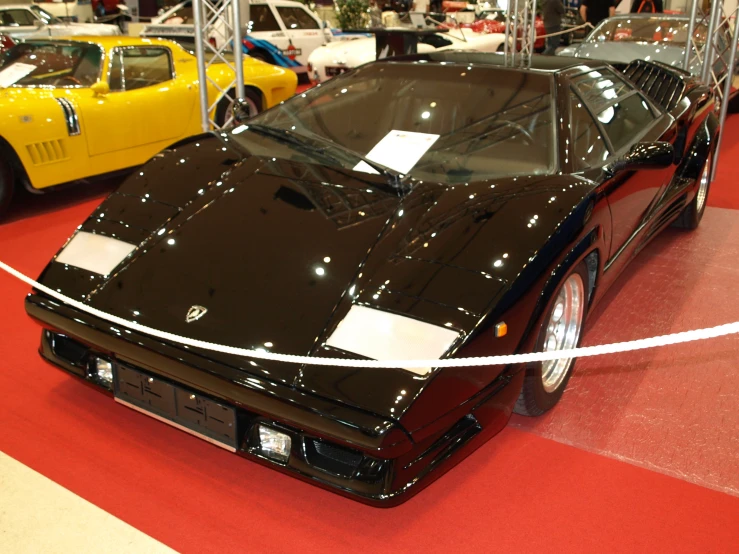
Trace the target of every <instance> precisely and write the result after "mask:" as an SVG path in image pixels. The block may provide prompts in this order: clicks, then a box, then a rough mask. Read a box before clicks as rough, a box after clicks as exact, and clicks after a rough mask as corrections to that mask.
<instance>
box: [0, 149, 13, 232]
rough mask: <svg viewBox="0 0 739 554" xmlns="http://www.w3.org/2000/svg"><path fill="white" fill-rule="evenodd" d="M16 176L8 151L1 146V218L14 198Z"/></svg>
mask: <svg viewBox="0 0 739 554" xmlns="http://www.w3.org/2000/svg"><path fill="white" fill-rule="evenodd" d="M14 189H15V178H14V175H13V166H12V164H11V162H10V158H9V156H7V152H5V151H4V149H3V148H2V146H0V218H2V217H3V215H4V214H5V212H6V211H7V209H8V207H10V202H11V200H12V199H13V191H14Z"/></svg>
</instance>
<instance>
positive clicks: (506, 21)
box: [503, 2, 512, 66]
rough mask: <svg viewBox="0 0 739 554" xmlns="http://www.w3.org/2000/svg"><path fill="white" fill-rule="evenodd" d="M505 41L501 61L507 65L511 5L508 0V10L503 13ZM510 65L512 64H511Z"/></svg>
mask: <svg viewBox="0 0 739 554" xmlns="http://www.w3.org/2000/svg"><path fill="white" fill-rule="evenodd" d="M504 40H505V43H504V44H503V55H504V56H505V57H504V58H503V61H504V62H505V65H506V66H507V65H508V62H509V59H508V56H509V55H510V49H511V47H510V44H508V43H509V41H510V40H511V6H510V2H508V10H507V11H506V14H505V39H504ZM511 65H512V64H511Z"/></svg>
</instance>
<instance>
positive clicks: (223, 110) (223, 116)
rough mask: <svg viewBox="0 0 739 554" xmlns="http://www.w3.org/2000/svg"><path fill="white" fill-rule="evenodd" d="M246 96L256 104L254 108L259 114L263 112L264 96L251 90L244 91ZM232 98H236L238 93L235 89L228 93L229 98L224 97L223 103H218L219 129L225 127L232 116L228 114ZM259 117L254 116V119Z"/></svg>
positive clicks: (217, 118)
mask: <svg viewBox="0 0 739 554" xmlns="http://www.w3.org/2000/svg"><path fill="white" fill-rule="evenodd" d="M244 96H245V97H246V98H247V99H249V100H250V101H251V102H253V103H254V106H256V109H257V113H260V112H261V111H262V95H261V93H259V92H258V91H256V90H254V89H251V88H248V87H247V88H245V89H244ZM229 97H230V98H235V97H236V91H235V90H234V89H231V90H230V91H229V92H228V96H224V97H223V98H221V101H220V102H218V106H217V107H216V119H215V121H216V123H217V124H218V126H219V127H223V124H224V123H225V122H226V121H228V118H229V117H230V116H231V114H229V113H228V111H229V109H230V106H231V101H230V100H229ZM255 115H257V114H256V113H255V114H252V117H253V116H255Z"/></svg>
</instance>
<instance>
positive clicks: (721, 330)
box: [0, 261, 739, 369]
mask: <svg viewBox="0 0 739 554" xmlns="http://www.w3.org/2000/svg"><path fill="white" fill-rule="evenodd" d="M0 269H2V270H4V271H6V272H7V273H9V274H10V275H12V276H13V277H15V278H17V279H19V280H21V281H23V282H24V283H26V284H28V285H30V286H32V287H33V288H35V289H36V290H38V291H40V292H43V293H44V294H46V295H48V296H50V297H52V298H54V299H56V300H58V301H60V302H62V303H64V304H67V305H69V306H71V307H73V308H75V309H77V310H79V311H81V312H85V313H87V314H90V315H92V316H95V317H97V318H99V319H102V320H104V321H107V322H108V323H113V324H115V325H119V326H121V327H125V328H127V329H130V330H132V331H136V332H138V333H143V334H145V335H149V336H152V337H155V338H158V339H161V340H164V341H168V342H172V343H176V344H181V345H183V346H189V347H193V348H202V349H204V350H211V351H213V352H221V353H223V354H231V355H234V356H242V357H246V358H256V359H261V360H273V361H276V362H288V363H292V364H307V365H317V366H338V367H359V368H398V369H412V368H427V367H438V368H443V367H473V366H487V365H508V364H519V363H529V362H542V361H547V360H557V359H560V358H583V357H587V356H601V355H603V354H615V353H619V352H631V351H633V350H642V349H645V348H656V347H659V346H667V345H673V344H680V343H683V342H691V341H696V340H705V339H712V338H717V337H723V336H726V335H731V334H735V333H739V321H736V322H734V323H727V324H725V325H718V326H716V327H709V328H706V329H698V330H695V331H684V332H681V333H673V334H670V335H661V336H658V337H652V338H648V339H640V340H634V341H628V342H618V343H612V344H601V345H598V346H587V347H582V348H573V349H571V350H559V351H557V352H532V353H529V354H510V355H504V356H484V357H477V358H449V359H445V360H438V359H434V360H347V359H344V358H323V357H312V356H296V355H292V354H277V353H274V352H267V351H263V350H252V349H248V348H238V347H234V346H226V345H223V344H216V343H212V342H207V341H202V340H197V339H191V338H188V337H182V336H179V335H175V334H174V333H168V332H166V331H160V330H158V329H153V328H152V327H147V326H146V325H141V324H139V323H137V322H135V321H129V320H127V319H123V318H122V317H118V316H115V315H112V314H109V313H106V312H104V311H102V310H98V309H96V308H93V307H91V306H88V305H87V304H84V303H82V302H80V301H78V300H74V299H73V298H69V297H68V296H65V295H64V294H62V293H60V292H57V291H55V290H53V289H50V288H49V287H47V286H45V285H42V284H41V283H38V282H37V281H35V280H33V279H31V278H30V277H28V276H26V275H24V274H23V273H21V272H20V271H17V270H16V269H13V268H12V267H10V266H9V265H7V264H6V263H3V262H2V261H0Z"/></svg>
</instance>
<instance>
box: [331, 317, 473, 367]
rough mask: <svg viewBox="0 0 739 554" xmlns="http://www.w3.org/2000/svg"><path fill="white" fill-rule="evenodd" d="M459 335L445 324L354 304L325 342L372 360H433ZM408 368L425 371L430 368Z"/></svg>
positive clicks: (439, 356) (442, 353) (440, 355)
mask: <svg viewBox="0 0 739 554" xmlns="http://www.w3.org/2000/svg"><path fill="white" fill-rule="evenodd" d="M458 336H459V333H458V332H457V331H454V330H452V329H449V328H446V327H440V326H438V325H432V324H431V323H426V322H424V321H419V320H417V319H413V318H410V317H406V316H402V315H398V314H392V313H390V312H385V311H382V310H376V309H374V308H369V307H367V306H358V305H354V306H352V307H351V308H350V309H349V313H347V314H346V317H345V318H344V319H343V320H341V323H339V325H338V326H337V327H336V330H335V331H334V332H333V333H332V334H331V336H330V337H329V339H328V340H327V341H326V344H327V345H328V346H333V347H334V348H340V349H342V350H346V351H347V352H354V353H355V354H359V355H360V356H365V357H367V358H372V359H374V360H434V359H440V358H441V357H442V356H443V355H444V354H446V352H447V351H448V350H449V348H451V346H452V344H453V343H454V341H455V340H457V337H458ZM408 371H411V372H413V373H417V374H418V375H425V374H427V373H428V372H429V371H431V368H430V367H420V368H418V367H417V368H408Z"/></svg>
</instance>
